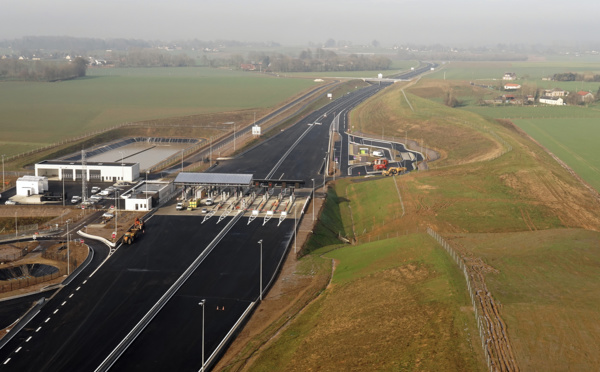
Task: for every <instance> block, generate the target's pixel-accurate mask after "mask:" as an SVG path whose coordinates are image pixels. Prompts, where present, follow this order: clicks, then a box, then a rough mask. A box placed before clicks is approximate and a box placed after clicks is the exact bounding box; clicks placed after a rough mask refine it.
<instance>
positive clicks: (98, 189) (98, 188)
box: [92, 186, 102, 194]
mask: <svg viewBox="0 0 600 372" xmlns="http://www.w3.org/2000/svg"><path fill="white" fill-rule="evenodd" d="M101 190H102V188H100V187H98V186H94V187H92V194H97V193H99V192H100V191H101Z"/></svg>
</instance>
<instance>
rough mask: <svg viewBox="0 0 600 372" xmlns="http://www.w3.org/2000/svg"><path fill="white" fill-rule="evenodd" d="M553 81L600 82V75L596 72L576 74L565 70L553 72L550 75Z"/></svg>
mask: <svg viewBox="0 0 600 372" xmlns="http://www.w3.org/2000/svg"><path fill="white" fill-rule="evenodd" d="M552 79H553V80H554V81H589V82H600V75H597V74H593V75H592V74H590V75H584V74H577V73H574V72H565V73H562V74H554V76H553V77H552Z"/></svg>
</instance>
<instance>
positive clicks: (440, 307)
mask: <svg viewBox="0 0 600 372" xmlns="http://www.w3.org/2000/svg"><path fill="white" fill-rule="evenodd" d="M362 181H363V180H362V179H352V180H351V179H344V180H340V181H339V182H337V183H336V185H335V188H334V189H330V190H329V193H328V199H327V202H326V205H325V208H324V210H323V213H322V214H321V223H320V224H319V226H318V227H317V228H316V229H315V232H314V235H313V236H312V237H311V239H310V241H309V243H308V246H307V248H308V249H311V248H316V247H318V246H320V247H321V248H319V249H315V250H314V251H312V252H310V254H308V255H307V256H305V257H304V258H303V259H302V261H301V262H307V263H312V262H315V260H323V261H324V262H329V261H331V260H334V261H335V263H336V264H335V265H336V269H335V272H334V276H333V278H332V281H331V285H330V286H328V288H327V289H326V290H325V291H324V292H323V294H322V295H321V296H320V297H318V298H317V299H316V300H315V301H313V302H312V303H311V304H310V305H308V306H307V307H306V308H304V309H303V311H302V312H301V313H299V314H298V315H297V316H296V317H295V318H294V319H293V320H292V321H290V322H289V324H288V325H287V326H286V327H284V328H283V329H282V330H281V331H280V332H279V333H278V335H277V337H276V338H275V339H274V340H273V341H271V342H269V343H267V344H266V345H265V346H263V348H262V349H261V351H260V353H259V354H258V357H257V358H256V359H255V360H254V361H253V363H252V364H251V365H249V366H247V369H248V370H253V371H254V370H256V371H267V370H268V371H272V370H286V371H294V370H324V371H337V370H440V371H457V370H469V371H477V370H485V367H484V366H483V364H482V362H481V361H482V356H481V355H482V354H481V350H480V348H479V347H478V345H477V342H478V341H477V339H476V338H475V335H476V334H477V330H476V326H475V322H474V317H473V312H472V308H471V307H470V306H469V304H470V301H469V298H468V296H467V294H466V293H467V292H466V288H465V286H466V284H465V281H464V278H463V277H462V273H461V272H460V270H459V269H458V268H457V267H456V266H455V265H454V264H453V263H452V261H451V260H450V259H449V257H448V256H447V255H446V252H445V251H444V250H443V249H441V248H440V247H439V246H437V245H436V243H435V241H434V240H433V239H431V238H429V236H428V235H426V234H424V233H420V234H411V235H405V236H399V237H395V238H391V239H384V240H379V241H376V242H375V241H374V242H371V243H368V244H359V245H344V244H340V242H339V240H338V239H337V235H338V233H340V234H341V235H344V234H346V235H347V236H349V237H352V226H353V224H352V220H354V224H355V226H364V227H365V229H369V230H371V231H372V230H373V229H374V228H375V229H376V228H377V226H378V225H381V224H383V225H386V226H390V225H395V226H398V224H396V222H395V221H396V220H397V219H398V217H399V215H398V214H397V210H396V209H397V204H395V203H387V204H386V203H384V204H383V205H382V206H381V207H374V206H375V205H376V204H377V201H381V199H380V198H384V199H385V198H386V195H387V196H388V197H391V195H393V194H392V193H396V191H395V190H396V189H395V186H394V179H393V178H386V179H379V180H377V181H372V182H362ZM369 185H371V187H368V186H369ZM373 186H374V187H373ZM379 193H381V194H382V195H383V196H377V197H376V196H375V195H377V194H379ZM374 208H375V209H374ZM375 210H377V211H378V212H377V214H378V217H377V218H376V219H375V220H373V218H372V216H373V213H374V211H375ZM357 221H360V222H357Z"/></svg>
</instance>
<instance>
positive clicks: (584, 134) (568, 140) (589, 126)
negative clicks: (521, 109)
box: [513, 119, 600, 190]
mask: <svg viewBox="0 0 600 372" xmlns="http://www.w3.org/2000/svg"><path fill="white" fill-rule="evenodd" d="M513 121H514V123H515V124H516V125H517V126H519V128H521V129H523V130H524V131H525V132H527V134H529V135H530V136H531V137H533V138H535V139H536V140H537V141H539V142H540V143H541V144H542V145H544V146H545V147H546V148H548V149H549V150H550V151H552V152H553V153H554V154H555V155H556V156H558V157H559V158H560V159H561V160H562V161H564V162H565V163H567V164H568V165H569V166H570V167H571V168H573V170H575V172H577V174H578V175H579V176H581V177H582V178H583V179H584V180H585V181H587V182H588V183H589V184H590V185H592V187H594V188H595V189H596V190H600V147H599V146H598V138H600V126H599V125H598V123H599V119H544V120H535V119H534V120H532V119H520V120H513Z"/></svg>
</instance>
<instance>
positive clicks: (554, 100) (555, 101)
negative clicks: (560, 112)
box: [540, 97, 565, 106]
mask: <svg viewBox="0 0 600 372" xmlns="http://www.w3.org/2000/svg"><path fill="white" fill-rule="evenodd" d="M540 103H545V104H546V105H555V106H562V105H564V104H565V103H564V101H563V99H562V98H560V97H540Z"/></svg>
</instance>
